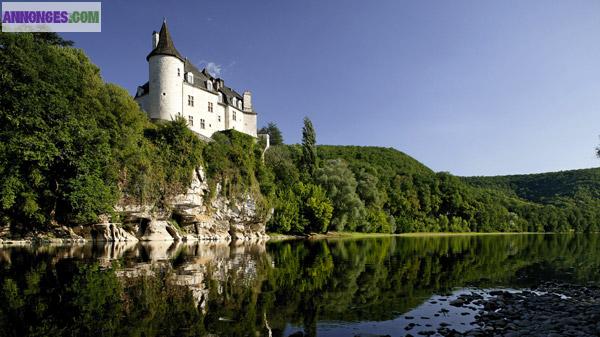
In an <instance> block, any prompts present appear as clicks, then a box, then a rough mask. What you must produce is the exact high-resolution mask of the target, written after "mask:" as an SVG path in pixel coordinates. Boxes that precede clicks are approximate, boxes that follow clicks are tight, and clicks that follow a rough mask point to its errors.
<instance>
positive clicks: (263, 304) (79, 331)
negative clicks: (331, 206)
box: [0, 234, 600, 336]
mask: <svg viewBox="0 0 600 337" xmlns="http://www.w3.org/2000/svg"><path fill="white" fill-rule="evenodd" d="M599 238H600V235H596V234H587V235H583V234H582V235H498V236H452V237H395V238H375V239H358V240H355V239H344V240H330V241H326V240H322V241H293V242H274V243H267V244H244V245H227V244H208V243H199V244H191V245H189V244H160V243H159V244H155V243H153V244H129V245H126V244H125V245H124V244H116V245H104V246H98V245H96V246H93V245H83V246H61V247H56V246H42V247H37V248H32V247H10V248H9V247H6V246H5V247H3V248H0V266H1V267H0V287H1V289H0V333H1V335H2V336H90V335H95V336H188V335H189V336H195V335H201V336H203V335H212V336H289V335H291V334H293V333H295V332H297V331H302V332H303V333H304V334H305V335H308V336H354V335H356V334H359V333H381V334H390V335H392V336H403V335H405V334H406V330H404V327H405V326H406V324H407V323H408V322H409V321H410V322H416V323H418V324H421V326H422V327H423V328H425V326H426V325H430V326H432V327H433V328H434V329H435V327H436V326H437V325H438V324H439V323H440V322H442V321H443V322H448V323H450V324H452V325H453V326H455V327H457V329H459V330H460V329H461V328H462V329H463V330H464V329H467V328H468V327H469V322H470V321H471V320H472V317H471V316H472V314H471V313H464V314H463V313H462V312H464V311H466V310H467V309H464V308H461V309H456V308H452V307H449V306H448V305H447V302H448V297H447V296H450V297H449V298H450V300H451V299H452V297H453V296H456V295H458V294H460V293H462V292H470V291H475V292H477V291H479V289H490V288H523V287H529V286H532V285H535V284H536V283H537V282H540V281H544V280H563V281H569V282H577V283H587V282H597V281H600V275H599V273H600V245H599V243H600V242H599ZM446 308H448V309H446ZM445 310H449V311H448V312H445ZM440 313H441V314H440ZM415 331H417V330H411V333H413V334H415Z"/></svg>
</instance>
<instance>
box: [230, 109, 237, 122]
mask: <svg viewBox="0 0 600 337" xmlns="http://www.w3.org/2000/svg"><path fill="white" fill-rule="evenodd" d="M231 117H232V118H233V120H234V121H235V120H237V119H235V117H236V116H235V111H234V112H233V114H232V116H231Z"/></svg>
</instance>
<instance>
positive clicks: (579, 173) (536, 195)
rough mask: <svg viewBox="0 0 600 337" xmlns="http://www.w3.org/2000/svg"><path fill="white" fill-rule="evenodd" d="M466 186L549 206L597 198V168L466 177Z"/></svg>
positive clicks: (599, 181)
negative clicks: (562, 199)
mask: <svg viewBox="0 0 600 337" xmlns="http://www.w3.org/2000/svg"><path fill="white" fill-rule="evenodd" d="M463 179H464V181H466V182H467V183H469V184H471V185H473V186H477V187H484V188H494V189H500V190H503V191H506V192H508V193H511V194H514V195H517V196H519V197H521V198H523V199H527V200H531V201H534V202H541V203H551V202H553V201H555V200H556V199H557V198H561V197H566V198H576V197H578V196H584V195H586V194H589V196H591V197H594V198H600V168H590V169H582V170H570V171H560V172H548V173H539V174H521V175H508V176H495V177H466V178H463Z"/></svg>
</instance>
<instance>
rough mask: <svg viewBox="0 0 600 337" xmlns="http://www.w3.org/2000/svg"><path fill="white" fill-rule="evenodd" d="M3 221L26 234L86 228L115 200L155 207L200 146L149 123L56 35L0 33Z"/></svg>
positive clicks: (175, 188)
mask: <svg viewBox="0 0 600 337" xmlns="http://www.w3.org/2000/svg"><path fill="white" fill-rule="evenodd" d="M0 45H2V53H0V74H1V75H0V90H1V92H2V95H0V195H1V197H0V217H1V218H2V221H3V222H7V223H10V224H12V225H13V226H17V225H18V227H19V228H20V229H21V230H23V231H31V230H33V229H36V228H39V227H40V226H45V225H49V224H56V223H61V224H89V223H93V222H96V221H97V220H98V216H99V215H101V214H111V213H112V212H113V208H114V206H115V204H116V203H117V201H118V200H120V199H121V198H123V197H124V198H125V200H129V199H132V200H133V201H136V202H143V203H155V204H160V203H161V201H164V200H165V198H168V197H169V196H172V195H173V194H175V193H178V192H181V191H182V190H183V189H184V188H186V187H187V186H188V185H189V183H190V180H191V178H192V176H191V174H192V170H193V168H194V167H196V166H197V165H199V164H200V163H201V154H202V144H201V142H200V141H199V140H198V138H197V137H196V136H195V135H194V134H193V133H192V132H191V131H190V130H189V129H187V127H185V124H184V123H183V122H182V121H175V122H172V123H164V124H161V125H157V126H155V125H153V124H151V123H150V122H149V120H148V118H147V117H146V115H145V114H144V113H143V112H142V111H141V110H140V109H139V107H138V105H137V104H136V103H135V102H134V101H133V99H132V98H131V97H130V95H129V94H128V93H127V91H125V90H123V89H122V88H119V87H117V86H115V85H111V84H105V83H104V82H103V81H102V79H101V78H100V75H99V73H100V71H99V69H98V68H97V67H96V66H94V65H93V64H92V63H91V62H90V61H89V59H88V58H87V57H86V56H85V55H84V53H83V52H82V51H81V50H79V49H74V48H69V47H67V46H68V45H70V43H69V42H68V41H64V40H62V39H60V37H58V36H57V35H55V34H8V33H0Z"/></svg>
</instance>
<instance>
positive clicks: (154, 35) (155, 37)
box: [152, 31, 158, 50]
mask: <svg viewBox="0 0 600 337" xmlns="http://www.w3.org/2000/svg"><path fill="white" fill-rule="evenodd" d="M156 46H158V33H157V32H156V31H154V32H152V50H154V49H155V48H156Z"/></svg>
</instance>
